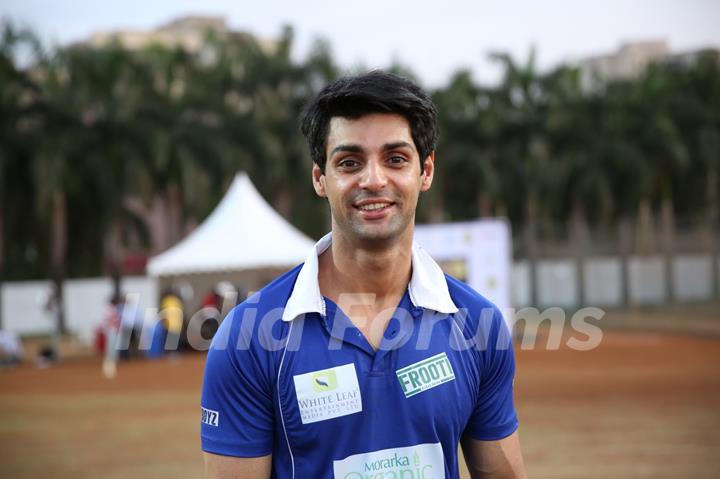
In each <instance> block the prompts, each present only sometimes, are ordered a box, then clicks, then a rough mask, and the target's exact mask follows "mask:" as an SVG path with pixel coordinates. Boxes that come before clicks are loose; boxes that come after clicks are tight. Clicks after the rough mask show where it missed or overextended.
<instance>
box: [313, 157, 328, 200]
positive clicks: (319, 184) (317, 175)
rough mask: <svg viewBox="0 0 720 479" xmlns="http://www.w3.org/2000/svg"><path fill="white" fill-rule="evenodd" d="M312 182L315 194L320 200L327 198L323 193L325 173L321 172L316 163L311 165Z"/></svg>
mask: <svg viewBox="0 0 720 479" xmlns="http://www.w3.org/2000/svg"><path fill="white" fill-rule="evenodd" d="M312 180H313V188H315V193H317V195H318V196H319V197H320V198H327V193H326V192H325V173H323V172H322V170H321V169H320V167H319V166H318V164H317V163H313V168H312Z"/></svg>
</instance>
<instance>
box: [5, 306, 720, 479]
mask: <svg viewBox="0 0 720 479" xmlns="http://www.w3.org/2000/svg"><path fill="white" fill-rule="evenodd" d="M611 319H612V318H611ZM614 319H615V320H617V321H620V322H622V321H621V319H622V318H614ZM656 319H657V318H656ZM635 320H636V323H637V321H640V322H639V323H637V324H640V325H642V324H643V322H642V319H641V318H640V319H638V318H635ZM676 320H677V321H681V322H682V321H683V320H684V319H683V318H682V317H676ZM658 321H660V323H661V325H662V324H666V323H663V321H665V320H662V319H660V320H658ZM687 321H688V324H690V323H691V322H692V321H694V320H687ZM718 321H720V318H716V321H713V320H710V319H707V320H705V321H704V322H703V321H701V323H702V324H701V327H700V328H699V329H697V328H694V327H691V328H685V329H683V328H677V327H671V328H668V327H658V326H657V325H654V326H653V328H651V329H654V330H655V332H648V331H647V329H648V328H647V327H645V328H643V327H641V326H633V327H632V328H629V329H628V328H625V330H617V329H616V328H613V330H611V331H607V330H605V331H604V333H603V339H602V341H601V343H600V346H599V347H597V348H595V349H593V350H591V351H576V350H572V349H570V348H568V347H566V346H563V347H561V348H560V349H559V350H555V351H548V350H547V349H546V348H544V347H542V342H543V341H542V340H543V338H544V336H543V335H542V334H541V335H539V336H538V338H537V339H538V341H537V342H536V343H535V348H534V349H532V350H518V351H517V367H518V373H517V378H516V386H515V389H516V403H517V409H518V414H519V417H520V422H521V429H520V434H521V441H522V445H523V451H524V456H525V462H526V465H527V469H528V475H529V477H531V478H538V479H542V478H645V477H647V478H654V479H657V478H690V477H692V478H711V477H712V478H714V477H718V471H720V374H719V373H718V371H719V369H718V364H720V335H719V334H716V332H715V330H716V329H717V324H718ZM611 323H612V322H611V321H609V322H608V324H611ZM628 324H631V322H630V321H629V320H628ZM632 324H635V323H632ZM646 324H652V322H648V323H646ZM667 324H669V323H667ZM703 325H704V326H703ZM708 325H710V326H709V328H708V327H707V326H708ZM567 337H568V335H567V334H566V336H565V338H567ZM203 364H204V355H202V354H190V355H186V356H183V357H182V358H181V359H180V360H178V361H171V360H165V359H163V360H159V361H146V360H136V361H130V362H127V363H122V364H121V365H120V369H119V374H118V377H117V378H116V379H114V380H106V379H104V378H103V377H102V376H101V374H100V362H99V360H97V359H87V358H86V359H77V360H67V361H65V362H64V363H62V364H60V365H57V366H53V367H51V368H48V369H37V368H35V367H33V366H32V365H23V366H20V367H17V368H14V369H9V370H0V471H1V472H0V476H2V477H3V478H4V477H7V478H17V479H24V478H28V479H29V478H39V477H52V478H58V479H60V478H68V479H78V478H126V477H133V478H138V479H144V478H167V477H174V478H196V477H202V474H203V468H202V458H201V453H200V443H199V438H198V431H199V407H198V404H199V395H200V384H201V377H202V369H203ZM464 477H467V476H464Z"/></svg>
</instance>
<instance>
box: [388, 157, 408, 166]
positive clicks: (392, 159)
mask: <svg viewBox="0 0 720 479" xmlns="http://www.w3.org/2000/svg"><path fill="white" fill-rule="evenodd" d="M406 161H407V160H406V159H405V157H404V156H398V155H395V156H391V157H390V158H389V159H388V162H389V163H392V164H393V165H400V164H402V163H405V162H406Z"/></svg>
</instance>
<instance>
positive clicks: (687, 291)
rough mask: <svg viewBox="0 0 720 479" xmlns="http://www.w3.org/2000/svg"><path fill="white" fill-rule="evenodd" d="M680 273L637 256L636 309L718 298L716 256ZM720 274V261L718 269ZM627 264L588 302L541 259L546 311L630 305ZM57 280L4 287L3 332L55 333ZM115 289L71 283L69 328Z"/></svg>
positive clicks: (525, 298) (85, 331)
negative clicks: (50, 304) (52, 304)
mask: <svg viewBox="0 0 720 479" xmlns="http://www.w3.org/2000/svg"><path fill="white" fill-rule="evenodd" d="M671 264H672V268H673V274H672V276H669V275H668V274H667V272H666V271H665V269H666V263H665V261H664V258H663V257H661V256H655V257H652V256H651V257H631V258H630V259H629V263H628V276H629V277H628V296H629V297H628V302H629V304H631V305H661V304H664V303H667V302H668V301H669V296H668V295H669V290H670V288H669V287H668V286H669V282H670V280H669V279H668V278H669V277H672V291H673V294H674V300H675V301H677V302H681V303H682V302H695V301H709V300H712V299H714V298H717V295H720V291H718V292H714V291H712V289H711V285H712V273H713V271H712V268H713V264H712V257H711V256H709V255H708V256H704V255H684V256H681V255H678V256H675V257H674V258H673V260H672V262H671ZM714 266H715V268H718V269H719V270H720V262H719V263H718V264H716V265H714ZM622 281H623V280H622V263H621V260H620V259H619V258H617V257H598V258H589V259H587V260H585V262H584V284H583V285H582V287H583V288H584V290H583V292H584V294H585V303H586V304H583V305H581V304H579V302H580V297H581V296H580V291H579V288H580V286H579V281H578V272H577V263H576V261H575V260H574V259H553V260H541V261H539V262H538V265H537V283H536V284H537V288H538V296H537V297H538V303H539V304H538V305H536V306H538V307H542V308H546V307H550V306H560V307H564V308H575V307H580V306H597V307H611V308H612V307H620V306H623V293H622V292H623V288H622ZM50 287H51V283H50V281H23V282H12V283H4V284H3V287H2V292H1V294H2V319H3V329H7V330H10V331H15V332H17V333H19V334H21V335H27V334H44V333H49V332H51V331H52V330H53V327H54V323H53V318H52V316H51V314H50V313H49V312H48V311H46V310H45V304H46V301H47V297H48V292H49V291H50ZM532 287H533V284H532V281H531V278H530V266H529V264H528V262H527V261H517V262H515V263H514V264H513V268H512V277H511V294H512V302H513V305H514V306H515V307H523V306H531V305H530V298H531V291H532ZM122 290H123V292H125V293H135V294H137V295H139V308H140V311H145V310H146V308H157V296H158V295H157V293H158V291H157V284H156V281H155V279H153V278H149V277H128V278H124V279H123V283H122ZM111 294H112V284H111V282H110V280H109V279H107V278H91V279H73V280H68V281H67V282H66V283H65V289H64V295H65V298H64V299H65V318H66V323H67V327H68V330H70V331H72V332H73V333H75V334H77V335H78V336H79V337H80V338H81V339H82V340H84V341H87V342H90V341H91V339H92V337H93V332H94V330H95V328H97V326H98V325H99V323H100V321H101V319H102V317H103V314H104V312H105V308H106V307H107V304H108V299H109V298H110V295H111Z"/></svg>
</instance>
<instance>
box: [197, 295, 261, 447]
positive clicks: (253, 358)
mask: <svg viewBox="0 0 720 479" xmlns="http://www.w3.org/2000/svg"><path fill="white" fill-rule="evenodd" d="M243 310H244V307H243V305H240V306H238V307H236V308H235V309H234V310H233V311H231V312H230V314H228V317H227V318H225V320H224V321H223V323H222V324H221V325H220V328H219V329H218V332H217V333H216V335H215V337H214V338H213V341H212V343H211V345H210V349H209V351H208V355H207V362H206V364H205V376H204V379H203V388H202V397H201V443H202V450H203V451H205V452H210V453H214V454H220V455H224V456H236V457H260V456H266V455H268V454H270V453H271V452H272V442H273V427H274V426H273V417H274V415H273V401H272V382H271V379H270V377H271V375H270V374H269V372H268V371H267V369H268V367H267V364H268V361H266V360H265V359H267V358H263V357H260V355H262V354H266V355H267V354H269V352H267V351H264V350H263V349H262V348H259V347H258V344H257V341H254V340H253V338H255V339H256V335H255V333H254V332H253V324H250V323H246V324H243V320H244V318H243V316H244V315H243ZM253 322H254V321H253ZM238 338H240V341H238Z"/></svg>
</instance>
